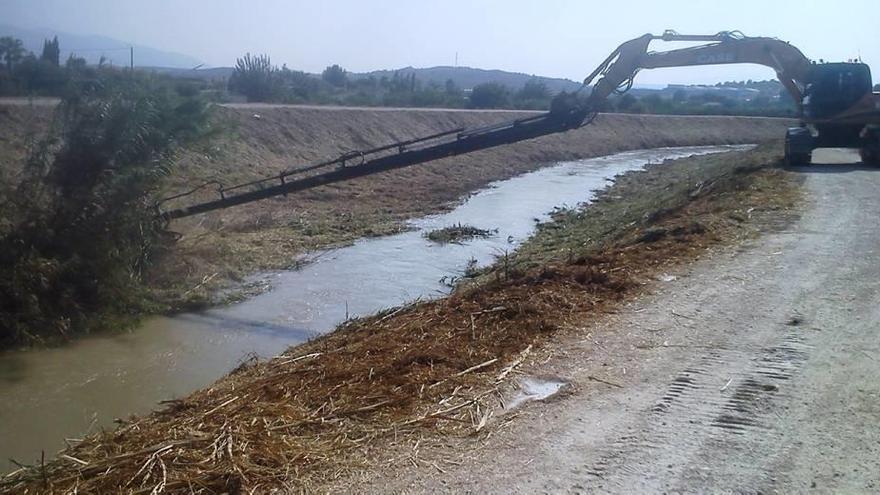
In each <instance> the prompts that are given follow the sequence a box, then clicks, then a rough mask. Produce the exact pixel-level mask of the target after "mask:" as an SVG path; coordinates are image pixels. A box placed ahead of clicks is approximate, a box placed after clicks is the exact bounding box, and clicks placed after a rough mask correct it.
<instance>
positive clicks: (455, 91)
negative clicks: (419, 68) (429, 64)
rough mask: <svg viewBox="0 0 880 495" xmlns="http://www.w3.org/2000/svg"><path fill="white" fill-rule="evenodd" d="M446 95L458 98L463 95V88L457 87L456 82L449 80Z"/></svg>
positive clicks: (446, 85)
mask: <svg viewBox="0 0 880 495" xmlns="http://www.w3.org/2000/svg"><path fill="white" fill-rule="evenodd" d="M445 89H446V94H447V95H449V96H458V95H460V94H461V88H459V87H458V86H456V84H455V81H453V80H452V79H447V80H446V84H445Z"/></svg>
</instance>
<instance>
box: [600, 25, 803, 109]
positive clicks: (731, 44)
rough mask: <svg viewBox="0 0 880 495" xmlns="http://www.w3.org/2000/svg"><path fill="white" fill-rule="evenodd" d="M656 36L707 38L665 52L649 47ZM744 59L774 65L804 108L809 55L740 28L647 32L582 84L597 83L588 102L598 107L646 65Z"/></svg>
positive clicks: (666, 38) (665, 38)
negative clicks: (685, 32)
mask: <svg viewBox="0 0 880 495" xmlns="http://www.w3.org/2000/svg"><path fill="white" fill-rule="evenodd" d="M655 40H662V41H705V42H709V43H708V44H704V45H698V46H693V47H688V48H681V49H677V50H670V51H665V52H652V51H649V49H648V48H649V45H650V44H651V42H652V41H655ZM742 63H752V64H760V65H765V66H767V67H770V68H772V69H773V70H775V71H776V75H777V77H778V78H779V81H780V82H782V84H783V85H784V86H785V88H786V89H787V90H788V92H789V93H790V94H791V96H792V98H793V99H794V101H795V102H796V103H797V104H798V106H799V108H800V107H802V102H803V97H804V90H805V86H806V76H807V72H808V71H809V69H810V65H811V63H810V60H809V59H808V58H807V57H805V56H804V54H803V53H801V51H800V50H798V49H797V48H795V47H794V46H792V45H790V44H789V43H786V42H784V41H781V40H778V39H776V38H759V37H746V36H744V35H742V33H740V32H738V31H722V32H720V33H717V34H713V35H682V34H678V33H676V32H675V31H665V32H664V33H663V34H662V35H659V36H658V35H653V34H646V35H644V36H640V37H638V38H635V39H633V40H630V41H627V42H625V43H623V44H622V45H620V46H619V47H617V49H616V50H614V51H613V52H612V53H611V55H609V56H608V58H606V59H605V61H603V62H602V63H601V64H600V65H599V67H597V68H596V70H594V71H593V72H592V73H591V74H590V75H589V76H587V78H586V79H585V80H584V86H590V85H593V87H592V90H591V92H590V95H589V97H588V98H587V100H586V102H585V105H586V106H587V107H589V108H599V107H600V105H601V102H602V101H604V100H605V99H606V98H608V96H609V95H611V94H612V93H615V92H619V91H625V90H627V89H629V88H630V87H631V86H632V81H633V78H634V77H635V76H636V74H637V73H638V72H639V71H640V70H642V69H657V68H662V67H686V66H696V65H719V64H742Z"/></svg>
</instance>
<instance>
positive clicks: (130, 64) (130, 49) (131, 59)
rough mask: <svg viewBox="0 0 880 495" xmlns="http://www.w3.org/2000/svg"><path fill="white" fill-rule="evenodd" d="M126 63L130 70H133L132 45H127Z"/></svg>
mask: <svg viewBox="0 0 880 495" xmlns="http://www.w3.org/2000/svg"><path fill="white" fill-rule="evenodd" d="M128 63H129V68H130V69H131V72H134V46H129V47H128Z"/></svg>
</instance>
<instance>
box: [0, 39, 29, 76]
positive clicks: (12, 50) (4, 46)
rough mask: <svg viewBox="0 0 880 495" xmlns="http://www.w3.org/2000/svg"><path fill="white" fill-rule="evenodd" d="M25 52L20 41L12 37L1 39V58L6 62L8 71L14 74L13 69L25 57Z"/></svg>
mask: <svg viewBox="0 0 880 495" xmlns="http://www.w3.org/2000/svg"><path fill="white" fill-rule="evenodd" d="M24 54H25V50H24V46H22V44H21V40H20V39H16V38H13V37H11V36H3V37H2V38H0V57H3V61H4V62H6V70H7V71H9V72H12V68H13V67H14V66H15V64H17V63H18V62H20V61H21V59H22V58H23V57H24Z"/></svg>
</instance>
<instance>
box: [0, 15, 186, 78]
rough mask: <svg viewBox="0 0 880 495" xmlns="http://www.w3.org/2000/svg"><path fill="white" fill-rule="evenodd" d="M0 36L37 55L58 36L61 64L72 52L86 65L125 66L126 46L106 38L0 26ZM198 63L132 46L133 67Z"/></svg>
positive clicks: (140, 46) (123, 43)
mask: <svg viewBox="0 0 880 495" xmlns="http://www.w3.org/2000/svg"><path fill="white" fill-rule="evenodd" d="M0 36H12V37H13V38H18V39H20V40H21V41H22V44H24V47H25V48H26V49H27V50H30V51H32V52H34V53H36V54H37V55H39V54H40V53H41V52H42V50H43V40H45V39H52V37H54V36H58V44H59V45H60V48H61V62H62V63H64V61H65V60H67V57H68V56H69V55H70V54H71V52H73V53H74V54H75V55H76V56H78V57H83V58H85V59H86V61H87V62H88V63H90V64H96V63H98V61H99V60H100V59H101V56H102V55H103V56H104V57H105V59H106V62H107V63H110V64H113V65H124V66H127V65H128V64H129V55H130V54H129V47H130V46H132V45H131V44H129V43H126V42H124V41H120V40H117V39H113V38H108V37H106V36H97V35H82V34H72V33H65V32H61V31H55V30H52V29H24V28H19V27H15V26H9V25H2V24H0ZM200 63H201V62H200V61H199V60H198V59H197V58H194V57H190V56H189V55H184V54H182V53H175V52H167V51H164V50H158V49H156V48H151V47H149V46H143V45H134V65H135V66H137V67H172V68H187V69H191V68H193V67H195V66H197V65H199V64H200Z"/></svg>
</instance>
